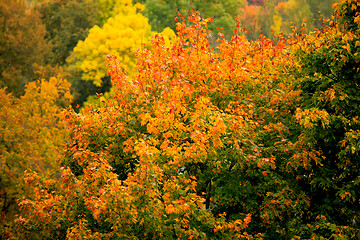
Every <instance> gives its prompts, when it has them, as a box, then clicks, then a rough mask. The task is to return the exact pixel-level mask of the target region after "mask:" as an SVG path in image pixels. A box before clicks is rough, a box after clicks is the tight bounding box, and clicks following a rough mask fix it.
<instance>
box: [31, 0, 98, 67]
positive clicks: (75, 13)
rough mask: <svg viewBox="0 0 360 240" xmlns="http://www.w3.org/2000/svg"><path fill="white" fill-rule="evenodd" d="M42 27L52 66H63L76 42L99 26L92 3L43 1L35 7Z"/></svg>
mask: <svg viewBox="0 0 360 240" xmlns="http://www.w3.org/2000/svg"><path fill="white" fill-rule="evenodd" d="M36 9H37V10H38V11H39V12H40V14H41V19H42V21H43V22H44V24H45V26H46V36H47V39H49V40H51V42H52V44H53V48H52V51H53V53H54V58H53V63H54V64H61V65H62V64H64V63H65V60H66V58H67V57H68V56H69V55H70V53H71V51H72V50H73V48H74V47H75V46H76V44H77V43H78V41H80V40H84V39H85V38H86V37H87V35H88V33H89V29H90V28H92V27H93V26H94V25H95V24H99V23H100V16H99V13H98V12H97V11H98V2H97V1H96V0H85V1H80V0H54V1H53V0H46V1H41V2H39V3H38V4H36Z"/></svg>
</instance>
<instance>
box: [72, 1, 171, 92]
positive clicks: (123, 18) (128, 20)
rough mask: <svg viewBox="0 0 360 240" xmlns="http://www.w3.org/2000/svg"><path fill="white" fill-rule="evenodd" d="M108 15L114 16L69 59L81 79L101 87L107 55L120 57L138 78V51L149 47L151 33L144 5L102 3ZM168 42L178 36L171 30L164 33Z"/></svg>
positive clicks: (79, 46) (81, 42)
mask: <svg viewBox="0 0 360 240" xmlns="http://www.w3.org/2000/svg"><path fill="white" fill-rule="evenodd" d="M100 5H101V6H102V8H104V9H105V8H108V11H103V12H104V14H105V13H106V14H107V15H106V14H105V15H104V14H103V15H104V16H103V17H106V16H112V15H113V17H110V18H109V19H108V20H107V21H106V23H105V24H104V25H103V26H102V27H99V26H94V27H93V28H92V29H91V30H90V33H89V35H88V37H87V38H86V39H85V40H84V41H79V43H78V44H77V46H76V47H75V48H74V51H73V53H72V55H71V56H70V57H69V58H68V63H69V64H70V69H72V70H75V71H77V72H80V74H81V79H82V80H84V81H92V82H93V83H94V84H95V85H96V86H101V84H102V78H104V77H105V76H106V71H107V68H106V65H105V62H106V56H107V55H109V54H111V55H116V56H119V60H121V62H122V63H123V64H124V68H125V70H126V71H127V73H128V74H129V75H130V76H131V75H134V74H135V73H134V72H135V71H134V68H135V65H136V58H135V54H136V51H137V49H140V48H143V47H145V46H147V45H148V44H149V42H150V41H149V40H150V36H152V35H154V34H155V33H154V32H152V31H151V26H150V25H149V23H148V19H147V18H146V17H144V16H143V15H142V14H141V13H140V11H142V10H143V8H144V6H143V5H142V4H139V3H137V4H135V5H134V4H132V0H118V1H109V0H107V1H102V2H101V4H100ZM104 9H102V10H104ZM162 34H163V36H164V37H165V38H167V39H169V38H173V37H174V36H175V34H174V32H173V31H172V30H170V29H165V30H164V31H163V33H162Z"/></svg>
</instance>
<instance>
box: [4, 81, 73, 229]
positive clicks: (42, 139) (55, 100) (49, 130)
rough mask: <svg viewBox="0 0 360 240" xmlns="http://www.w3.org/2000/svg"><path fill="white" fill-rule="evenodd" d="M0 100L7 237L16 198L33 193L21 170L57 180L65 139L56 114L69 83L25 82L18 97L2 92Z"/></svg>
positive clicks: (64, 101)
mask: <svg viewBox="0 0 360 240" xmlns="http://www.w3.org/2000/svg"><path fill="white" fill-rule="evenodd" d="M0 98H1V106H0V159H1V163H0V164H1V170H0V179H1V181H0V210H1V222H0V224H1V225H0V226H1V228H0V231H1V235H2V236H6V235H7V233H8V228H9V227H11V226H12V222H11V221H13V220H14V214H16V213H17V211H18V205H17V202H16V201H17V199H19V198H23V197H25V196H27V197H30V195H31V192H32V190H31V189H29V188H27V187H26V186H24V183H23V178H24V171H25V170H30V169H31V170H33V171H35V172H37V173H38V174H39V175H41V176H44V177H45V178H51V179H56V178H58V176H57V174H59V167H58V164H57V162H56V160H57V158H58V154H60V153H61V148H62V147H63V144H64V142H65V139H66V131H65V129H64V125H63V123H62V122H60V121H59V120H60V118H59V114H60V112H61V110H62V108H63V107H65V106H68V105H69V104H70V101H71V99H72V97H71V95H70V85H69V83H68V82H67V81H66V80H64V79H61V78H56V77H53V78H50V79H49V80H45V79H43V80H41V81H36V82H30V83H27V84H26V90H25V94H24V95H23V96H22V97H21V98H17V97H14V96H13V95H12V94H8V93H6V91H5V90H4V89H1V90H0Z"/></svg>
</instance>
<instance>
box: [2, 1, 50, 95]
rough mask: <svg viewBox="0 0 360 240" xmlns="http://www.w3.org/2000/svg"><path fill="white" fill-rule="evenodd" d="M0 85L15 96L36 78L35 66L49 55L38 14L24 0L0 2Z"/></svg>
mask: <svg viewBox="0 0 360 240" xmlns="http://www.w3.org/2000/svg"><path fill="white" fill-rule="evenodd" d="M0 15H1V17H0V25H1V31H0V87H1V88H4V87H6V88H7V91H8V92H12V93H13V94H15V95H16V96H20V95H22V94H23V93H24V86H25V83H26V82H29V81H33V80H34V79H35V77H36V73H35V70H36V67H35V65H40V66H41V65H44V64H46V63H47V62H48V60H49V59H50V58H51V45H50V43H49V42H48V41H47V40H46V39H45V34H46V32H45V27H44V25H43V24H42V22H41V19H40V17H39V14H38V13H37V12H36V11H34V10H33V8H32V7H31V6H30V5H29V4H28V2H27V1H25V0H16V1H8V0H2V1H1V2H0Z"/></svg>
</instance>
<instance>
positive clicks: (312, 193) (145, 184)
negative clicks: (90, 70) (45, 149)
mask: <svg viewBox="0 0 360 240" xmlns="http://www.w3.org/2000/svg"><path fill="white" fill-rule="evenodd" d="M358 7H359V4H358V1H348V0H344V1H342V2H341V3H340V4H339V5H337V6H336V9H337V10H336V13H337V16H338V17H339V23H337V22H335V23H334V22H332V23H329V26H328V27H325V28H324V29H322V30H316V31H314V32H313V33H311V34H303V33H300V34H298V35H294V38H285V37H283V36H282V35H278V36H276V38H275V40H273V41H272V40H270V39H268V38H266V37H264V36H262V37H261V38H259V39H257V40H255V41H248V40H247V39H246V36H245V35H244V33H242V32H241V31H240V22H239V21H238V22H237V25H238V26H237V28H236V29H235V30H234V33H235V34H234V36H233V37H232V38H231V40H230V41H228V40H226V39H225V38H223V37H220V38H219V39H218V40H217V42H218V46H217V49H216V51H214V50H213V49H212V48H211V46H210V42H209V35H210V32H209V30H208V29H207V27H206V26H207V22H209V21H211V20H210V19H201V18H200V16H199V13H198V12H193V14H192V15H191V16H190V17H189V18H188V20H187V21H185V17H182V16H179V19H180V21H179V22H178V24H177V30H178V34H177V38H176V39H175V40H173V41H172V43H171V44H170V45H167V44H166V41H165V39H164V37H162V36H161V35H156V36H154V37H153V39H152V43H151V45H152V47H151V49H141V50H140V51H139V52H138V54H137V57H138V60H137V64H136V67H137V68H136V69H137V71H138V74H136V75H135V76H134V77H133V78H132V77H130V76H127V75H126V72H125V71H124V68H123V67H122V65H121V64H120V63H119V61H118V59H117V58H116V57H115V56H110V57H109V58H108V66H109V70H108V73H109V75H110V76H111V80H112V84H113V86H114V87H113V91H112V93H111V94H110V95H109V96H106V97H107V98H105V97H104V96H101V97H99V99H98V101H99V104H98V105H97V106H88V107H85V108H84V109H83V111H82V112H80V113H78V114H77V113H75V112H74V111H73V110H72V109H68V111H66V112H65V113H64V115H63V118H64V120H66V123H67V129H69V131H70V141H69V142H68V145H67V146H66V148H65V153H64V157H63V158H62V159H61V161H60V164H61V166H62V182H63V183H62V184H57V185H56V186H55V185H54V183H53V182H51V181H49V180H46V179H43V178H42V177H41V176H38V175H37V174H34V173H31V172H29V173H28V174H27V176H26V178H25V181H26V183H27V186H28V187H29V188H31V189H34V197H33V199H24V200H23V201H21V202H20V205H21V207H22V214H21V215H20V216H19V217H18V218H17V219H16V223H17V224H18V229H19V230H18V232H17V234H19V236H20V238H25V237H27V238H30V237H37V238H65V237H66V238H69V239H75V238H76V239H78V238H82V237H84V238H85V237H90V238H93V239H96V238H98V239H102V238H120V239H129V238H147V239H162V238H166V239H189V238H198V239H241V238H243V239H250V238H256V239H257V238H259V239H260V238H268V239H301V238H305V239H311V238H314V239H315V238H316V239H317V238H319V239H320V238H345V239H351V238H355V239H356V238H359V232H360V230H359V224H358V223H357V216H358V214H359V213H358V204H359V194H358V193H357V191H356V188H357V187H358V184H359V181H358V180H359V173H358V169H359V166H358V161H357V159H358V158H359V157H358V155H359V153H358V150H359V141H358V139H359V129H358V127H359V126H358V125H359V121H358V115H359V113H358V108H357V106H358V104H359V96H358V91H357V87H358V78H359V76H358V64H357V62H358V54H357V53H358V51H359V49H358V48H359V45H358V43H357V42H358V41H359V40H358V23H359V15H358V12H359V11H358V10H359V9H358ZM187 22H189V23H190V24H189V25H187V24H186V23H187ZM325 25H326V24H325ZM329 50H331V51H329ZM348 79H352V80H353V81H349V80H348ZM39 223H41V224H39Z"/></svg>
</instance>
